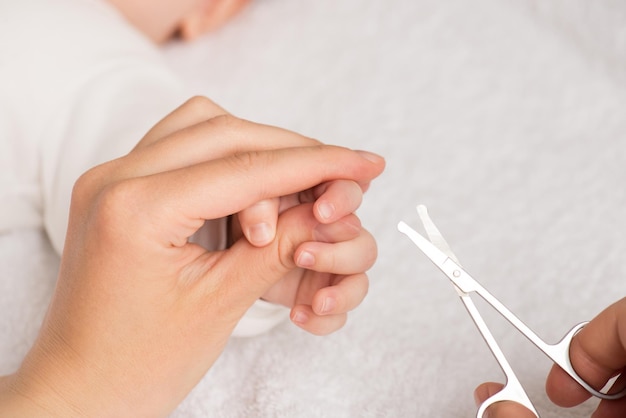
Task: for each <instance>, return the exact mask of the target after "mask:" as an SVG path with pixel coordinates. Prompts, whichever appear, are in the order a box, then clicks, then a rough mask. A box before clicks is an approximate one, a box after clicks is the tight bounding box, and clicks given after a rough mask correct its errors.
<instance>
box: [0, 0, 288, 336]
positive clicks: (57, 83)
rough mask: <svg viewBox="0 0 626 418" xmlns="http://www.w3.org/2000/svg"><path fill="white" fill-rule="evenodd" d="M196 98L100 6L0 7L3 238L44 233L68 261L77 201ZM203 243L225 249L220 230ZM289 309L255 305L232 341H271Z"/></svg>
mask: <svg viewBox="0 0 626 418" xmlns="http://www.w3.org/2000/svg"><path fill="white" fill-rule="evenodd" d="M190 96H191V94H190V92H189V91H187V90H186V88H185V86H184V83H182V82H181V80H180V79H178V78H177V77H176V76H175V75H174V74H173V73H172V72H171V71H170V69H169V68H168V67H167V65H166V64H165V62H164V61H163V58H162V56H161V54H160V52H159V50H158V48H157V47H156V46H155V45H153V44H152V43H151V41H149V40H148V39H147V38H145V37H144V36H143V35H142V34H141V33H140V32H139V31H137V30H136V29H135V28H134V27H133V26H131V25H130V24H129V23H127V21H126V20H125V19H124V18H123V16H121V15H120V14H119V13H118V12H117V10H115V9H114V8H113V7H112V6H110V5H109V4H108V3H107V2H105V1H103V0H54V1H50V0H19V1H4V2H1V3H0V233H2V232H3V231H6V230H9V229H14V228H24V227H44V228H45V229H46V231H47V233H48V236H49V237H50V241H51V242H52V246H53V247H54V249H55V250H56V251H57V252H59V253H61V251H62V250H63V243H64V240H65V231H66V228H67V217H68V213H69V204H70V197H71V191H72V187H73V184H74V182H75V181H76V179H77V178H78V177H79V176H80V175H81V174H82V173H83V172H85V171H86V170H87V169H89V168H91V167H93V166H95V165H97V164H100V163H102V162H105V161H109V160H112V159H114V158H117V157H119V156H122V155H124V154H126V153H128V152H129V151H130V150H131V149H132V148H133V147H134V146H135V144H136V143H137V142H138V141H139V140H140V139H141V138H142V137H143V136H144V135H145V133H146V132H147V131H148V130H149V129H150V128H151V127H152V126H153V125H154V124H155V123H157V122H158V121H159V120H160V119H162V118H163V117H164V116H165V115H167V114H168V113H170V112H171V111H172V110H174V109H175V108H177V107H178V106H180V105H181V104H182V103H183V102H185V100H187V99H188V98H189V97H190ZM205 228H206V229H205V230H204V231H202V232H203V233H202V234H201V235H202V238H201V241H202V242H201V243H202V244H203V245H204V246H205V247H207V248H208V249H217V248H223V247H224V245H225V240H226V233H225V222H224V221H223V220H219V221H212V222H208V223H207V225H206V226H205ZM286 316H287V315H286V312H285V308H283V307H280V306H276V305H273V304H269V303H266V302H263V301H260V300H259V301H258V302H257V303H256V304H255V305H254V306H253V307H252V308H251V309H250V310H249V311H248V313H247V314H246V316H245V317H244V318H243V319H242V320H241V321H240V323H239V325H238V327H237V328H236V330H235V333H234V335H237V336H250V335H255V334H259V333H261V332H264V331H266V330H268V329H270V328H272V327H273V326H274V325H276V324H277V323H278V322H280V321H281V320H283V319H284V318H285V317H286Z"/></svg>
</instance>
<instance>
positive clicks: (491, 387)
mask: <svg viewBox="0 0 626 418" xmlns="http://www.w3.org/2000/svg"><path fill="white" fill-rule="evenodd" d="M503 387H504V385H502V384H501V383H494V382H487V383H483V384H481V385H480V386H478V387H477V388H476V390H475V391H474V401H475V402H476V406H477V407H478V406H480V405H482V403H483V402H485V401H486V400H487V399H488V398H490V397H491V396H493V395H495V394H496V393H498V392H500V391H501V390H502V388H503ZM483 418H535V414H533V413H532V412H531V411H530V410H528V409H526V408H525V407H524V406H522V405H520V404H518V403H515V402H512V401H509V402H496V403H494V404H493V405H491V406H489V408H487V410H486V411H485V414H484V415H483Z"/></svg>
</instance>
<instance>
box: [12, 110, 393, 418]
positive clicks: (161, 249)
mask: <svg viewBox="0 0 626 418" xmlns="http://www.w3.org/2000/svg"><path fill="white" fill-rule="evenodd" d="M197 102H198V99H195V101H192V102H191V104H190V103H188V104H186V105H184V106H183V107H181V109H179V111H177V112H174V113H173V114H172V115H170V116H168V118H166V119H164V120H163V121H162V122H161V123H160V124H159V125H157V126H156V127H155V129H153V130H152V131H151V132H150V133H149V134H148V136H147V138H148V139H150V135H154V134H155V132H160V133H161V134H160V135H158V136H157V138H156V139H154V140H152V141H146V143H144V144H141V145H140V146H138V147H137V148H136V149H135V150H133V152H131V153H130V154H128V155H127V156H125V157H123V158H120V159H118V160H115V161H112V162H109V163H106V164H103V165H101V166H99V167H96V168H94V169H92V170H90V171H89V172H87V173H86V174H85V175H83V176H82V177H81V179H79V181H78V182H77V184H76V186H75V189H74V194H73V197H72V207H71V213H70V222H69V227H68V234H67V242H66V245H65V251H64V253H63V256H62V261H61V269H60V273H59V280H58V284H57V288H56V290H55V293H54V295H53V299H52V302H51V305H50V307H49V310H48V313H47V315H46V318H45V320H44V323H43V324H42V328H41V331H40V334H39V336H38V338H37V341H36V342H35V344H34V346H33V348H32V349H31V351H30V352H29V353H28V355H27V357H26V359H25V360H24V362H23V364H22V366H21V368H20V369H19V370H18V372H16V373H15V374H14V375H11V376H8V377H6V378H5V379H3V380H2V382H1V384H0V386H1V390H0V412H2V415H6V416H16V417H19V416H29V417H36V416H89V417H99V416H111V417H123V416H150V417H153V416H166V415H167V414H168V413H170V412H171V411H172V410H173V409H174V408H175V406H176V405H177V404H178V403H179V402H180V401H181V400H182V399H183V398H184V397H185V396H186V395H187V393H188V392H189V391H190V390H191V389H192V388H193V386H195V385H196V384H197V382H198V381H199V380H200V379H201V377H202V376H203V375H204V374H205V373H206V371H207V370H208V369H209V367H210V366H211V365H212V364H213V362H214V361H215V359H216V358H217V357H218V356H219V354H220V353H221V351H222V349H223V347H224V345H225V343H226V341H227V339H228V337H229V335H230V333H231V332H232V329H233V328H234V326H235V325H236V324H237V322H238V321H239V319H240V318H241V316H242V315H243V314H244V313H245V311H246V310H247V309H248V308H249V307H250V306H251V305H252V303H253V302H254V301H255V300H257V299H258V298H259V297H260V296H261V295H263V294H264V293H266V292H267V291H268V289H269V288H270V287H271V286H272V285H273V284H274V283H276V282H277V281H278V280H280V279H281V278H282V277H284V276H285V275H286V274H287V273H288V272H289V271H291V270H292V269H294V268H295V266H296V263H295V254H297V253H298V250H299V248H300V247H301V246H302V245H306V244H307V243H308V242H310V241H314V240H316V239H317V237H318V236H319V235H322V236H323V235H324V234H326V233H328V231H329V229H330V231H331V232H330V234H331V235H342V232H341V231H342V230H343V229H349V228H350V225H349V224H347V223H345V222H337V223H332V224H322V223H320V222H319V221H318V220H317V219H316V218H315V216H313V210H312V207H311V205H310V204H309V205H298V206H296V207H293V208H291V209H289V210H287V211H285V212H284V213H282V214H281V216H280V218H279V220H278V224H277V233H276V238H275V239H274V240H273V241H272V242H271V243H269V244H267V245H266V246H264V247H261V248H259V247H255V246H253V245H251V244H250V243H249V242H248V241H247V240H246V239H239V240H238V241H236V242H235V243H234V244H233V245H232V246H231V247H230V248H229V249H228V250H224V251H218V252H207V251H206V250H205V249H203V248H201V247H200V246H198V245H195V244H192V243H189V242H188V238H189V237H190V236H191V235H193V234H194V233H195V232H196V231H197V230H198V229H199V228H200V227H201V226H202V224H203V223H204V222H205V220H207V219H216V218H221V217H225V216H228V215H231V214H234V213H237V212H239V211H241V210H243V209H244V208H247V207H249V206H251V205H252V204H254V203H255V202H259V201H261V200H264V199H269V198H274V197H278V196H287V195H290V194H294V193H298V192H299V191H302V190H307V189H312V188H314V187H315V186H316V185H319V184H323V183H326V182H330V181H333V180H338V179H343V180H348V181H353V182H356V183H359V184H361V183H367V182H369V181H371V180H372V179H373V178H375V177H376V176H377V175H378V174H380V172H381V171H382V169H383V165H384V162H383V160H382V159H381V158H380V157H378V156H376V155H373V154H370V153H365V152H357V151H352V150H348V149H345V148H340V147H331V146H324V145H318V144H315V145H310V146H296V145H294V144H295V143H301V142H302V141H303V139H302V138H301V137H299V136H298V135H296V134H294V133H291V132H288V131H284V130H280V129H277V128H272V127H268V126H262V125H256V124H252V123H249V122H245V121H241V120H237V119H235V118H233V117H231V116H225V117H217V118H213V119H211V120H208V121H206V120H205V121H201V122H198V123H196V124H184V126H185V128H183V129H182V130H179V129H168V127H169V128H172V127H175V126H176V125H177V123H178V122H180V120H181V119H185V118H187V119H189V117H190V116H189V115H190V114H192V113H193V112H191V111H190V108H189V106H191V110H193V109H194V106H196V105H197ZM194 103H195V104H194ZM185 106H187V108H185ZM191 119H193V118H191ZM233 126H236V128H237V129H232V130H231V131H229V129H228V128H229V127H231V128H232V127H233ZM229 134H230V135H229ZM209 139H212V140H211V141H210V140H209ZM294 172H297V173H298V175H297V176H294V175H293V173H294ZM348 232H349V231H348ZM329 245H333V244H329Z"/></svg>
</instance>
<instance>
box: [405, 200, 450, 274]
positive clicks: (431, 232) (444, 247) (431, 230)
mask: <svg viewBox="0 0 626 418" xmlns="http://www.w3.org/2000/svg"><path fill="white" fill-rule="evenodd" d="M416 209H417V214H418V215H419V217H420V219H421V220H422V224H423V225H424V229H425V230H426V234H427V235H428V238H429V239H430V242H432V243H433V245H434V246H435V247H437V248H439V250H440V251H441V252H443V253H444V254H446V255H447V256H448V257H450V259H451V260H452V261H454V262H455V263H457V264H458V265H459V266H460V265H461V263H459V260H458V259H457V258H456V255H455V254H454V253H453V252H452V250H451V249H450V246H449V245H448V243H447V242H446V240H445V239H444V238H443V235H441V232H439V228H437V226H436V225H435V223H434V222H433V220H432V219H430V216H429V215H428V209H427V208H426V206H424V205H418V206H417V208H416Z"/></svg>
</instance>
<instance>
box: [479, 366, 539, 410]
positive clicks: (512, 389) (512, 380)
mask: <svg viewBox="0 0 626 418" xmlns="http://www.w3.org/2000/svg"><path fill="white" fill-rule="evenodd" d="M505 401H506V402H516V403H518V404H520V405H522V406H524V407H526V408H527V409H528V410H530V411H531V412H532V413H533V414H534V415H535V417H536V418H540V417H539V413H538V412H537V410H536V409H535V407H534V405H533V404H532V402H531V401H530V399H529V398H528V395H526V392H525V391H524V388H523V387H522V384H521V383H520V382H519V380H517V378H516V377H515V375H512V376H508V377H507V382H506V384H505V385H504V387H503V388H502V390H500V391H499V392H498V393H496V394H494V395H491V396H490V397H489V398H487V399H486V400H485V401H484V402H483V403H482V404H481V405H480V407H479V408H478V412H477V413H476V418H483V415H484V414H485V411H486V410H487V408H489V407H490V406H491V405H493V404H494V403H498V402H505Z"/></svg>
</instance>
